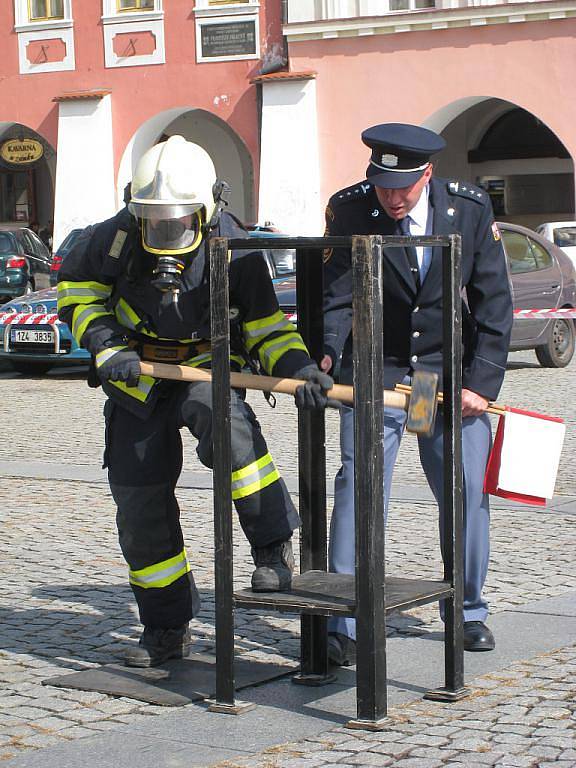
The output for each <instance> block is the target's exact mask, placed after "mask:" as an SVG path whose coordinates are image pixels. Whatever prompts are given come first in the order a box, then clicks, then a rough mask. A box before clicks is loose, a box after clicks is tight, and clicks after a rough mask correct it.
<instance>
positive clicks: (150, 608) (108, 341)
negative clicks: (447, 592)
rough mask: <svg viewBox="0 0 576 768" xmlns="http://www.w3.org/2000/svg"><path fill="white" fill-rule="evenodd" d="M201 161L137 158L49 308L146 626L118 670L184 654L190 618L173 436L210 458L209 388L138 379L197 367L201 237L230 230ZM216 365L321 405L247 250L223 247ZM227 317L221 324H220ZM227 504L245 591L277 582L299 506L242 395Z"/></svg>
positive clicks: (315, 382)
mask: <svg viewBox="0 0 576 768" xmlns="http://www.w3.org/2000/svg"><path fill="white" fill-rule="evenodd" d="M222 189H223V185H222V184H220V183H219V182H218V180H217V179H216V173H215V170H214V165H213V163H212V161H211V159H210V157H209V155H208V154H207V153H206V152H205V151H204V150H203V149H202V148H200V147H198V146H197V145H195V144H193V143H191V142H188V141H186V140H185V139H184V138H182V137H180V136H172V137H170V138H169V139H168V140H167V141H165V142H163V143H160V144H157V145H156V146H154V147H152V148H151V149H150V150H148V152H146V153H145V154H144V155H143V157H142V158H141V160H140V162H139V163H138V165H137V167H136V170H135V173H134V176H133V179H132V187H131V196H130V199H129V203H128V206H127V207H125V208H124V209H123V210H121V211H120V212H119V213H118V214H117V215H116V216H114V217H113V218H111V219H109V220H107V221H104V222H102V223H99V224H96V225H94V226H91V227H88V228H87V229H86V230H85V232H84V233H83V235H82V236H81V238H80V239H79V241H78V244H77V246H76V247H75V248H74V249H73V250H72V252H71V253H70V254H69V256H68V257H67V259H66V261H65V263H64V264H63V265H62V267H61V270H60V273H59V282H58V313H59V317H60V319H61V320H63V321H64V322H66V323H67V324H68V325H69V326H70V328H71V330H72V333H73V335H74V337H75V338H76V339H77V341H78V342H79V343H81V344H82V345H83V346H84V347H86V348H87V349H88V350H89V351H90V352H91V353H92V355H93V360H94V368H95V373H96V376H95V377H94V376H93V379H94V380H96V381H97V382H98V383H101V385H102V387H103V389H104V391H105V393H106V395H107V396H108V399H107V401H106V404H105V406H104V416H105V422H106V441H105V442H106V446H105V456H104V465H105V466H106V467H107V468H108V479H109V482H110V488H111V491H112V495H113V497H114V500H115V502H116V506H117V525H118V534H119V541H120V546H121V549H122V552H123V554H124V557H125V559H126V561H127V563H128V568H129V580H130V584H131V586H132V590H133V592H134V595H135V598H136V602H137V604H138V608H139V613H140V619H141V622H142V624H143V625H144V631H143V633H142V636H141V638H140V643H139V645H138V647H137V648H135V649H134V650H133V651H132V652H130V653H129V655H128V657H127V658H126V663H127V664H129V665H133V666H153V665H156V664H159V663H162V662H163V661H165V660H166V659H169V658H179V657H181V656H183V655H185V653H186V651H187V649H188V647H189V645H190V642H191V639H190V631H189V627H188V623H189V621H190V619H191V618H192V617H193V616H194V615H196V614H197V612H198V610H199V598H198V593H197V591H196V588H195V585H194V579H193V576H192V573H191V569H190V565H189V562H188V558H187V556H186V550H185V548H184V540H183V535H182V530H181V527H180V522H179V515H180V510H179V506H178V501H177V499H176V496H175V487H176V483H177V480H178V477H179V475H180V472H181V469H182V442H181V435H180V429H181V428H183V427H187V428H188V430H189V431H190V432H191V433H192V435H193V436H194V437H195V438H196V440H197V441H198V445H197V454H198V456H199V458H200V460H201V461H202V463H203V464H204V465H206V466H207V467H211V466H212V459H213V456H212V399H211V386H210V384H208V383H204V382H195V383H188V382H168V381H160V380H156V379H153V378H151V377H148V376H145V375H141V374H140V361H141V360H142V359H144V360H151V361H163V362H174V363H179V364H181V365H189V366H191V367H203V368H209V367H210V363H211V352H210V297H209V274H208V259H207V255H208V248H207V238H208V236H209V235H210V234H211V233H214V234H216V235H219V236H223V237H243V236H245V235H246V231H245V229H244V228H243V227H242V226H241V224H240V222H239V221H238V220H237V219H236V218H235V217H234V216H232V215H231V214H230V213H227V212H224V211H222V210H221V209H222V207H223V201H222V199H221V194H220V192H221V190H222ZM229 280H230V316H231V326H232V327H231V340H232V341H231V355H230V366H231V368H232V369H233V370H240V369H241V368H242V367H243V366H245V365H246V363H247V362H250V363H251V364H252V365H253V366H254V365H256V366H259V367H260V368H262V369H263V370H264V371H265V372H266V373H267V374H269V375H272V376H281V377H286V376H289V377H296V378H302V379H305V380H306V384H304V385H302V386H301V387H299V389H298V391H297V393H296V403H297V405H299V406H300V407H308V408H318V407H320V408H322V407H325V405H326V402H327V398H326V391H327V390H328V389H329V388H330V387H331V386H332V379H331V378H330V377H329V376H327V375H326V374H324V373H321V372H320V371H319V370H318V367H317V366H316V363H314V362H313V360H312V359H311V358H310V356H309V354H308V351H307V349H306V347H305V345H304V343H303V341H302V339H301V337H300V335H299V334H298V333H297V332H296V329H295V328H294V326H293V325H292V324H291V323H290V322H289V321H288V320H287V318H286V317H285V315H284V314H283V313H282V312H281V311H280V309H279V307H278V303H277V300H276V296H275V293H274V289H273V286H272V281H271V279H270V275H269V272H268V268H267V266H266V264H265V262H264V260H263V258H262V255H261V254H260V253H257V252H249V253H247V252H244V251H242V252H238V253H236V252H232V253H231V257H230V267H229ZM232 318H233V320H232ZM231 396H232V400H231V431H232V465H233V466H232V477H231V478H230V482H231V486H232V499H233V501H234V505H235V507H236V510H237V513H238V516H239V520H240V524H241V526H242V529H243V531H244V533H245V535H246V537H247V538H248V540H249V542H250V544H251V548H252V549H251V551H252V556H253V559H254V563H255V566H256V568H255V570H254V572H253V574H252V588H253V589H254V590H255V591H264V592H266V591H277V590H287V589H289V588H290V585H291V578H292V571H293V568H294V559H293V555H292V547H291V541H290V539H291V536H292V532H293V530H294V529H295V528H296V527H297V526H298V525H299V518H298V514H297V512H296V510H295V508H294V505H293V503H292V501H291V499H290V497H289V495H288V492H287V489H286V486H285V484H284V482H283V480H282V479H281V477H280V475H279V473H278V470H277V469H276V467H275V465H274V462H273V459H272V456H271V455H270V453H269V452H268V448H267V446H266V442H265V440H264V438H263V436H262V433H261V431H260V427H259V425H258V422H257V420H256V417H255V415H254V413H253V411H252V409H251V408H250V406H249V405H248V404H247V403H246V402H245V399H244V393H243V392H240V391H238V390H233V391H232V393H231Z"/></svg>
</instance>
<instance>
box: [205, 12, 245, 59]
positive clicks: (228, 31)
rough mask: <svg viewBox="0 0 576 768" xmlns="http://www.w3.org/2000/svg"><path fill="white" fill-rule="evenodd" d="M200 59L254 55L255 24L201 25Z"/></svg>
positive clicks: (235, 22)
mask: <svg viewBox="0 0 576 768" xmlns="http://www.w3.org/2000/svg"><path fill="white" fill-rule="evenodd" d="M201 45H202V58H203V59H214V58H221V57H224V56H250V55H252V56H253V55H255V54H256V23H255V22H254V21H252V20H250V21H234V22H223V23H220V24H203V25H202V29H201Z"/></svg>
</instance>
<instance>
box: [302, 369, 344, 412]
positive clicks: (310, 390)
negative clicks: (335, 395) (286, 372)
mask: <svg viewBox="0 0 576 768" xmlns="http://www.w3.org/2000/svg"><path fill="white" fill-rule="evenodd" d="M294 378H295V379H304V380H305V381H306V384H301V385H300V386H299V387H297V389H296V392H295V393H294V400H295V401H296V405H297V406H298V408H304V409H305V410H313V409H318V410H322V409H323V408H326V406H328V405H330V406H338V405H339V403H338V401H337V400H331V399H330V398H329V397H328V395H327V394H326V393H327V392H328V390H329V389H332V387H333V386H334V379H333V378H332V376H328V374H327V373H323V372H322V371H321V370H320V369H319V368H318V366H317V365H316V364H313V365H307V366H305V367H304V368H301V369H300V370H299V371H296V373H295V374H294Z"/></svg>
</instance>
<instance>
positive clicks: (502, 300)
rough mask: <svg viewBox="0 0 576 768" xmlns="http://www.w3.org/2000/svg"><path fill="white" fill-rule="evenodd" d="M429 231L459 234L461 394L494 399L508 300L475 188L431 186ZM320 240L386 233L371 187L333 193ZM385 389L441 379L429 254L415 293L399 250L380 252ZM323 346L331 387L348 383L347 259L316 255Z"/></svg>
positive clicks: (437, 253)
mask: <svg viewBox="0 0 576 768" xmlns="http://www.w3.org/2000/svg"><path fill="white" fill-rule="evenodd" d="M429 192H430V194H429V205H430V206H431V208H432V211H431V212H432V213H433V225H432V229H431V232H430V234H434V235H451V234H455V233H460V234H461V235H462V284H463V286H464V288H465V291H464V292H463V296H464V297H465V301H464V306H463V330H462V335H463V347H464V364H463V387H464V388H465V389H470V390H472V391H473V392H476V393H478V394H480V395H483V396H484V397H486V398H488V399H489V400H493V399H494V398H496V396H497V395H498V392H499V390H500V387H501V385H502V380H503V378H504V372H505V367H506V358H507V354H508V344H509V340H510V332H511V328H512V298H511V294H510V286H509V281H508V273H507V269H506V260H505V255H504V251H503V248H502V243H501V241H500V233H499V232H498V229H497V228H496V226H495V224H494V221H493V214H492V206H491V203H490V200H489V197H488V195H487V194H486V192H485V191H484V190H482V189H479V188H477V187H474V186H472V185H470V184H467V183H462V182H459V181H453V180H447V179H435V178H432V180H431V181H430V189H429ZM326 227H327V232H326V234H329V235H391V234H394V221H393V220H392V219H391V218H390V217H389V216H387V215H386V213H384V211H383V209H382V208H381V206H380V204H379V203H378V198H377V197H376V192H375V190H374V187H373V186H372V185H371V184H369V183H367V182H361V183H359V184H356V185H354V186H352V187H348V188H347V189H343V190H341V191H340V192H337V193H336V194H335V195H333V196H332V197H331V198H330V201H329V203H328V207H327V209H326ZM383 262H384V263H383V286H384V288H383V289H384V306H383V314H384V319H383V325H384V328H383V331H384V386H385V387H386V388H392V387H393V386H394V384H396V383H398V382H400V381H401V380H402V379H403V377H404V376H405V375H406V374H407V373H410V372H411V371H413V370H417V369H418V368H423V369H426V370H432V371H436V372H437V373H438V374H439V375H440V377H441V376H442V258H441V248H434V249H433V256H432V261H431V264H430V268H429V270H428V273H427V275H426V277H425V279H424V282H423V283H422V285H421V287H420V289H419V290H417V288H416V283H415V281H414V278H413V276H412V274H411V272H410V266H409V263H408V258H407V256H406V253H405V251H404V249H402V248H389V249H386V248H384V249H383ZM324 270H325V272H324V281H325V296H324V298H325V301H324V310H325V316H324V320H325V348H326V352H327V353H328V354H330V355H331V357H332V359H333V361H334V362H335V363H336V362H337V361H338V360H340V358H341V364H340V380H341V381H342V382H343V383H348V384H350V383H352V270H351V254H350V251H349V250H346V249H335V250H334V251H333V252H328V253H327V254H326V255H325V265H324Z"/></svg>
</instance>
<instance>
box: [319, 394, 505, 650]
mask: <svg viewBox="0 0 576 768" xmlns="http://www.w3.org/2000/svg"><path fill="white" fill-rule="evenodd" d="M405 422H406V412H405V411H403V410H399V409H396V408H384V510H385V516H387V513H388V502H389V499H390V487H391V485H392V472H393V470H394V464H395V463H396V457H397V455H398V449H399V448H400V440H401V438H402V433H403V431H404V425H405ZM442 433H443V425H442V419H441V418H439V419H437V420H436V426H435V430H434V434H433V435H432V436H431V437H429V438H423V437H419V438H418V447H419V451H420V461H421V464H422V468H423V469H424V472H425V474H426V478H427V480H428V484H429V486H430V488H431V490H432V492H433V494H434V496H435V498H436V501H437V503H438V509H439V515H440V518H439V524H440V531H442V530H443V514H442V508H443V503H442V500H443V487H442V464H443V457H442V442H443V441H442ZM491 447H492V435H491V427H490V420H489V418H488V416H487V415H486V414H483V415H482V416H479V417H469V418H465V419H463V423H462V464H463V475H464V547H463V548H464V621H484V620H485V619H486V617H487V615H488V604H487V603H486V601H485V600H484V599H483V597H482V588H483V586H484V582H485V580H486V573H487V571H488V561H489V557H490V532H489V528H490V509H489V503H488V495H487V494H484V493H483V484H484V473H485V469H486V462H487V461H488V456H489V453H490V449H491ZM340 450H341V458H342V466H341V468H340V470H339V472H338V474H337V475H336V480H335V483H334V511H333V514H332V520H331V524H330V546H329V569H330V571H333V572H335V573H354V564H355V539H354V529H355V525H354V523H355V521H354V411H353V410H352V408H348V407H343V408H342V409H341V412H340ZM328 629H329V631H330V632H339V633H341V634H343V635H347V636H348V637H351V638H353V639H355V638H356V621H355V619H353V618H349V617H334V616H333V617H331V618H330V620H329V623H328Z"/></svg>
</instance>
